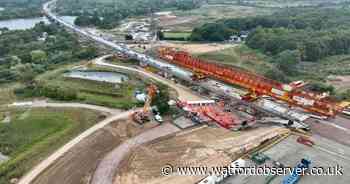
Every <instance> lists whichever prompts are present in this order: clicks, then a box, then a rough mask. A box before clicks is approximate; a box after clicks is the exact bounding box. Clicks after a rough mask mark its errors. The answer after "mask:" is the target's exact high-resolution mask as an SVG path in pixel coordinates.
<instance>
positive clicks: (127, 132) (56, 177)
mask: <svg viewBox="0 0 350 184" xmlns="http://www.w3.org/2000/svg"><path fill="white" fill-rule="evenodd" d="M156 125H157V124H155V123H148V124H146V125H144V126H143V127H141V126H140V125H138V124H136V123H134V122H132V121H131V120H120V121H117V122H113V123H111V124H109V125H107V126H106V127H104V128H103V129H101V130H98V131H97V132H96V133H94V134H93V135H91V136H89V137H88V138H86V139H84V140H83V141H82V142H81V143H80V144H79V145H77V146H75V147H73V148H72V149H71V150H70V151H69V152H68V153H67V154H65V155H64V156H63V157H61V158H60V159H59V160H58V161H57V162H55V163H54V164H53V165H52V166H51V167H49V168H48V169H47V170H46V171H45V172H44V173H42V174H41V175H40V176H39V177H38V178H37V179H36V180H35V181H34V182H33V183H35V184H48V183H49V184H63V183H64V184H87V183H89V181H90V178H91V176H92V174H93V172H94V170H95V168H96V167H97V164H98V163H99V161H100V159H101V158H103V156H104V155H105V154H106V153H108V152H109V151H111V150H112V149H113V148H114V147H116V146H118V145H119V144H120V143H122V142H123V141H124V140H126V139H129V138H130V137H134V136H135V135H138V134H140V133H141V132H142V131H144V130H147V129H150V128H153V127H155V126H156Z"/></svg>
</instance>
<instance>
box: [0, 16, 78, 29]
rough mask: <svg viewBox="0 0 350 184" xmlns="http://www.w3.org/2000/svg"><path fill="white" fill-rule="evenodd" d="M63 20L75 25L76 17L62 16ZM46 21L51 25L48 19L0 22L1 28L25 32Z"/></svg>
mask: <svg viewBox="0 0 350 184" xmlns="http://www.w3.org/2000/svg"><path fill="white" fill-rule="evenodd" d="M61 18H62V19H64V20H66V21H67V22H69V23H71V24H74V20H75V19H76V17H74V16H62V17H61ZM41 21H44V22H45V23H46V24H49V23H50V22H49V20H48V19H47V18H46V17H37V18H30V19H11V20H2V21H0V28H4V27H6V28H8V29H10V30H24V29H31V28H33V27H34V26H35V24H37V23H39V22H41Z"/></svg>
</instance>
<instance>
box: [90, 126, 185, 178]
mask: <svg viewBox="0 0 350 184" xmlns="http://www.w3.org/2000/svg"><path fill="white" fill-rule="evenodd" d="M179 130H180V129H179V128H177V127H176V126H174V125H172V124H169V123H166V124H162V125H160V126H158V127H156V128H153V129H151V130H148V131H146V132H143V133H142V134H140V135H138V136H136V137H133V138H131V139H129V140H127V141H125V142H124V143H123V144H121V145H120V146H118V147H117V148H115V149H114V150H113V151H111V152H110V153H108V155H107V156H106V157H105V158H103V160H102V161H101V162H100V164H99V165H98V167H97V169H96V171H95V174H94V176H93V179H92V182H91V184H113V180H114V175H115V173H116V172H117V169H118V166H119V164H120V162H121V161H122V160H123V159H124V158H125V157H126V156H127V154H128V153H130V152H131V150H132V149H134V148H137V147H138V146H140V145H142V144H144V143H147V142H150V141H152V140H155V139H157V138H160V137H163V136H166V135H170V134H172V133H175V132H177V131H179Z"/></svg>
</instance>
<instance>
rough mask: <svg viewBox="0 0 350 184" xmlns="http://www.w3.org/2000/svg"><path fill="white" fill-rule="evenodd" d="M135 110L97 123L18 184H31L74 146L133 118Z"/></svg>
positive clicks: (35, 168)
mask: <svg viewBox="0 0 350 184" xmlns="http://www.w3.org/2000/svg"><path fill="white" fill-rule="evenodd" d="M134 112H135V111H134V110H130V111H127V112H123V113H118V114H116V115H113V116H110V117H108V118H106V119H105V120H103V121H101V122H99V123H97V124H96V125H94V126H93V127H91V128H89V129H88V130H86V131H85V132H83V133H82V134H80V135H79V136H78V137H76V138H74V139H73V140H71V141H70V142H68V143H67V144H65V145H64V146H63V147H61V148H60V149H58V150H57V151H56V152H54V153H53V154H51V155H50V156H49V157H48V158H46V159H45V160H43V161H42V162H41V163H40V164H39V165H37V166H35V167H34V168H33V169H32V170H31V171H30V172H29V173H27V174H26V175H25V176H24V177H22V178H21V179H20V181H19V182H18V184H30V183H31V182H32V181H33V180H34V179H35V178H36V177H38V176H39V175H40V174H41V173H42V172H43V171H44V170H46V169H47V168H49V167H50V166H51V165H52V164H53V163H54V162H56V161H57V160H58V159H59V158H60V157H62V156H64V155H65V154H66V153H67V152H68V151H69V150H71V149H72V148H73V147H74V146H77V145H78V144H79V143H80V142H81V141H82V140H83V139H85V138H87V137H89V136H91V135H92V134H93V133H95V132H96V131H98V130H100V129H102V128H103V127H105V126H106V125H108V124H109V123H111V122H113V121H116V120H119V119H123V118H128V117H130V116H131V114H132V113H134ZM49 183H50V182H49Z"/></svg>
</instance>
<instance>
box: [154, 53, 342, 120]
mask: <svg viewBox="0 0 350 184" xmlns="http://www.w3.org/2000/svg"><path fill="white" fill-rule="evenodd" d="M159 57H160V58H161V59H164V60H166V61H169V62H171V63H174V64H176V65H179V66H181V67H185V68H187V69H189V70H191V71H193V72H199V73H201V74H204V75H206V76H209V77H213V78H215V79H218V80H221V81H224V82H227V83H229V84H233V85H238V86H240V87H243V88H245V89H248V90H249V91H250V93H251V94H253V95H254V96H255V95H256V96H262V95H267V96H270V97H273V98H274V99H277V100H281V101H284V102H286V103H288V104H289V105H293V106H298V107H301V108H303V109H304V110H306V111H309V112H313V113H317V114H321V115H325V116H329V117H334V116H335V115H336V114H337V113H340V112H342V111H343V109H344V107H341V106H339V105H338V104H336V103H335V102H332V101H330V100H329V99H328V97H327V96H326V95H324V94H317V93H313V92H309V91H305V90H303V89H301V86H303V85H302V84H301V82H297V83H295V84H292V85H289V84H283V83H280V82H277V81H274V80H271V79H267V78H265V77H263V76H260V75H256V74H254V73H251V72H248V71H245V70H242V69H238V68H234V67H227V66H223V65H220V64H216V63H210V62H207V61H204V60H202V59H199V58H195V57H193V56H191V55H190V54H189V53H187V52H184V51H178V50H176V49H173V48H169V47H165V48H160V49H159ZM254 96H253V98H252V99H254ZM249 99H250V98H249Z"/></svg>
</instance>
